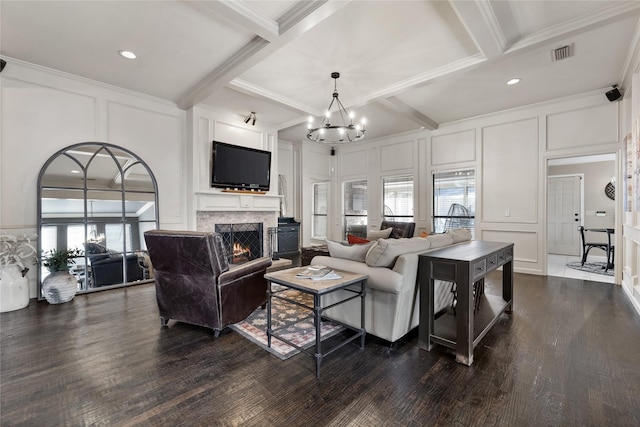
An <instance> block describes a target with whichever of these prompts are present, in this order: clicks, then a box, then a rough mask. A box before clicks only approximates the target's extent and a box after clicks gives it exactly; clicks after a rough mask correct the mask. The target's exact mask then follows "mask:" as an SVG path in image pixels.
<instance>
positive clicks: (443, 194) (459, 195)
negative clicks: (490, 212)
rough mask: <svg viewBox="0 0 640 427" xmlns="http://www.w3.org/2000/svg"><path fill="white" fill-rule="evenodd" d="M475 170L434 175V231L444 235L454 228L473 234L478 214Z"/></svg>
mask: <svg viewBox="0 0 640 427" xmlns="http://www.w3.org/2000/svg"><path fill="white" fill-rule="evenodd" d="M475 185H476V183H475V173H474V171H473V170H465V171H457V172H446V173H439V174H434V175H433V217H434V218H433V229H434V231H435V232H436V233H443V232H445V231H446V230H449V229H452V228H466V229H469V230H471V231H472V232H473V229H474V224H475V212H476V190H475Z"/></svg>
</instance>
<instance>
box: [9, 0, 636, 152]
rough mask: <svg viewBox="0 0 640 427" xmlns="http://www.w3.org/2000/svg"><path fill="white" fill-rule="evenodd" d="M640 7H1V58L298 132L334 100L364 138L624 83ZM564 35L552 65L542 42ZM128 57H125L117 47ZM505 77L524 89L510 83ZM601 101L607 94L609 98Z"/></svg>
mask: <svg viewBox="0 0 640 427" xmlns="http://www.w3.org/2000/svg"><path fill="white" fill-rule="evenodd" d="M639 15H640V2H639V1H576V0H573V1H526V0H520V1H486V0H478V1H399V0H395V1H359V0H354V1H339V0H336V1H329V0H327V1H324V0H320V1H313V2H311V1H293V0H282V1H224V2H220V1H200V2H198V1H42V2H38V1H7V0H1V1H0V19H1V21H0V37H1V38H0V54H1V55H2V57H3V58H4V59H5V60H7V62H8V65H7V67H10V66H11V61H12V60H21V61H26V62H29V63H33V64H37V65H41V66H44V67H49V68H53V69H56V70H61V71H64V72H67V73H71V74H74V75H78V76H82V77H85V78H89V79H93V80H97V81H100V82H104V83H108V84H111V85H115V86H119V87H123V88H126V89H130V90H134V91H137V92H142V93H145V94H148V95H152V96H155V97H159V98H163V99H167V100H170V101H173V102H175V103H176V104H177V105H178V106H179V107H180V108H183V109H188V108H190V107H191V106H193V105H196V104H204V105H207V106H208V107H209V108H211V109H214V110H218V111H223V112H227V113H231V114H234V115H237V116H238V124H239V125H240V124H243V123H242V120H243V119H244V117H246V116H247V115H248V114H249V112H251V111H255V112H256V116H257V121H258V122H259V123H260V124H262V125H264V126H267V127H269V128H275V129H278V130H279V131H280V132H279V137H280V138H282V139H285V140H290V141H295V140H300V139H303V138H304V136H305V127H306V124H305V121H306V119H307V118H308V116H309V115H321V114H322V113H323V111H324V110H325V109H326V108H327V107H328V105H329V102H330V101H331V93H332V91H333V80H331V78H330V74H331V72H333V71H338V72H340V73H341V77H340V79H339V80H338V92H339V93H340V99H341V101H342V103H343V104H344V105H345V106H347V108H353V110H354V111H355V112H356V114H357V115H358V116H366V117H367V122H368V125H367V139H369V138H376V137H382V136H387V135H391V134H395V133H399V132H405V131H411V130H415V129H420V128H423V127H425V128H435V127H437V126H439V125H441V124H444V123H449V122H453V121H457V120H461V119H465V118H469V117H475V116H478V115H483V114H487V113H491V112H495V111H501V110H505V109H510V108H514V107H518V106H522V105H529V104H533V103H538V102H544V101H547V100H550V99H555V98H558V97H565V96H571V95H575V94H579V93H584V92H589V91H598V90H600V91H602V92H605V91H606V90H608V89H610V88H611V85H613V84H618V85H620V86H621V90H622V92H624V90H625V88H626V87H628V86H629V85H630V78H631V75H632V74H633V72H637V71H638V68H639V62H640V53H639V51H640V47H639V44H640V41H639V39H640V30H639V29H638V19H639ZM569 44H573V48H574V52H575V55H574V56H572V57H570V58H568V59H565V60H562V61H557V62H552V61H551V55H550V51H551V50H552V49H556V48H559V47H562V46H564V45H569ZM122 49H127V50H131V51H134V52H135V53H136V54H138V59H136V60H126V59H123V58H122V57H120V56H119V55H118V51H119V50H122ZM512 77H519V78H521V79H522V81H521V83H520V84H518V85H514V86H507V85H506V84H505V83H506V81H507V80H508V79H510V78H512ZM603 96H604V95H603Z"/></svg>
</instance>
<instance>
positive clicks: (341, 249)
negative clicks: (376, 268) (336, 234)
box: [327, 240, 374, 262]
mask: <svg viewBox="0 0 640 427" xmlns="http://www.w3.org/2000/svg"><path fill="white" fill-rule="evenodd" d="M373 243H374V242H369V243H362V244H359V245H344V244H342V243H340V242H334V241H333V240H327V247H328V248H329V255H331V256H332V257H334V258H342V259H349V260H351V261H358V262H364V259H365V257H366V256H367V252H368V251H369V248H370V247H371V246H372V245H373Z"/></svg>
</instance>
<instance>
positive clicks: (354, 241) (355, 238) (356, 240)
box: [347, 234, 370, 245]
mask: <svg viewBox="0 0 640 427" xmlns="http://www.w3.org/2000/svg"><path fill="white" fill-rule="evenodd" d="M347 242H349V244H350V245H357V244H359V243H369V242H370V240H367V239H363V238H362V237H358V236H354V235H353V234H347Z"/></svg>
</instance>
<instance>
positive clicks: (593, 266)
mask: <svg viewBox="0 0 640 427" xmlns="http://www.w3.org/2000/svg"><path fill="white" fill-rule="evenodd" d="M606 265H607V264H606V263H605V262H585V263H584V265H580V261H574V262H568V263H567V267H569V268H573V269H574V270H580V271H586V272H587V273H597V274H604V275H605V276H613V269H612V268H610V269H609V270H607V271H605V267H606Z"/></svg>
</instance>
